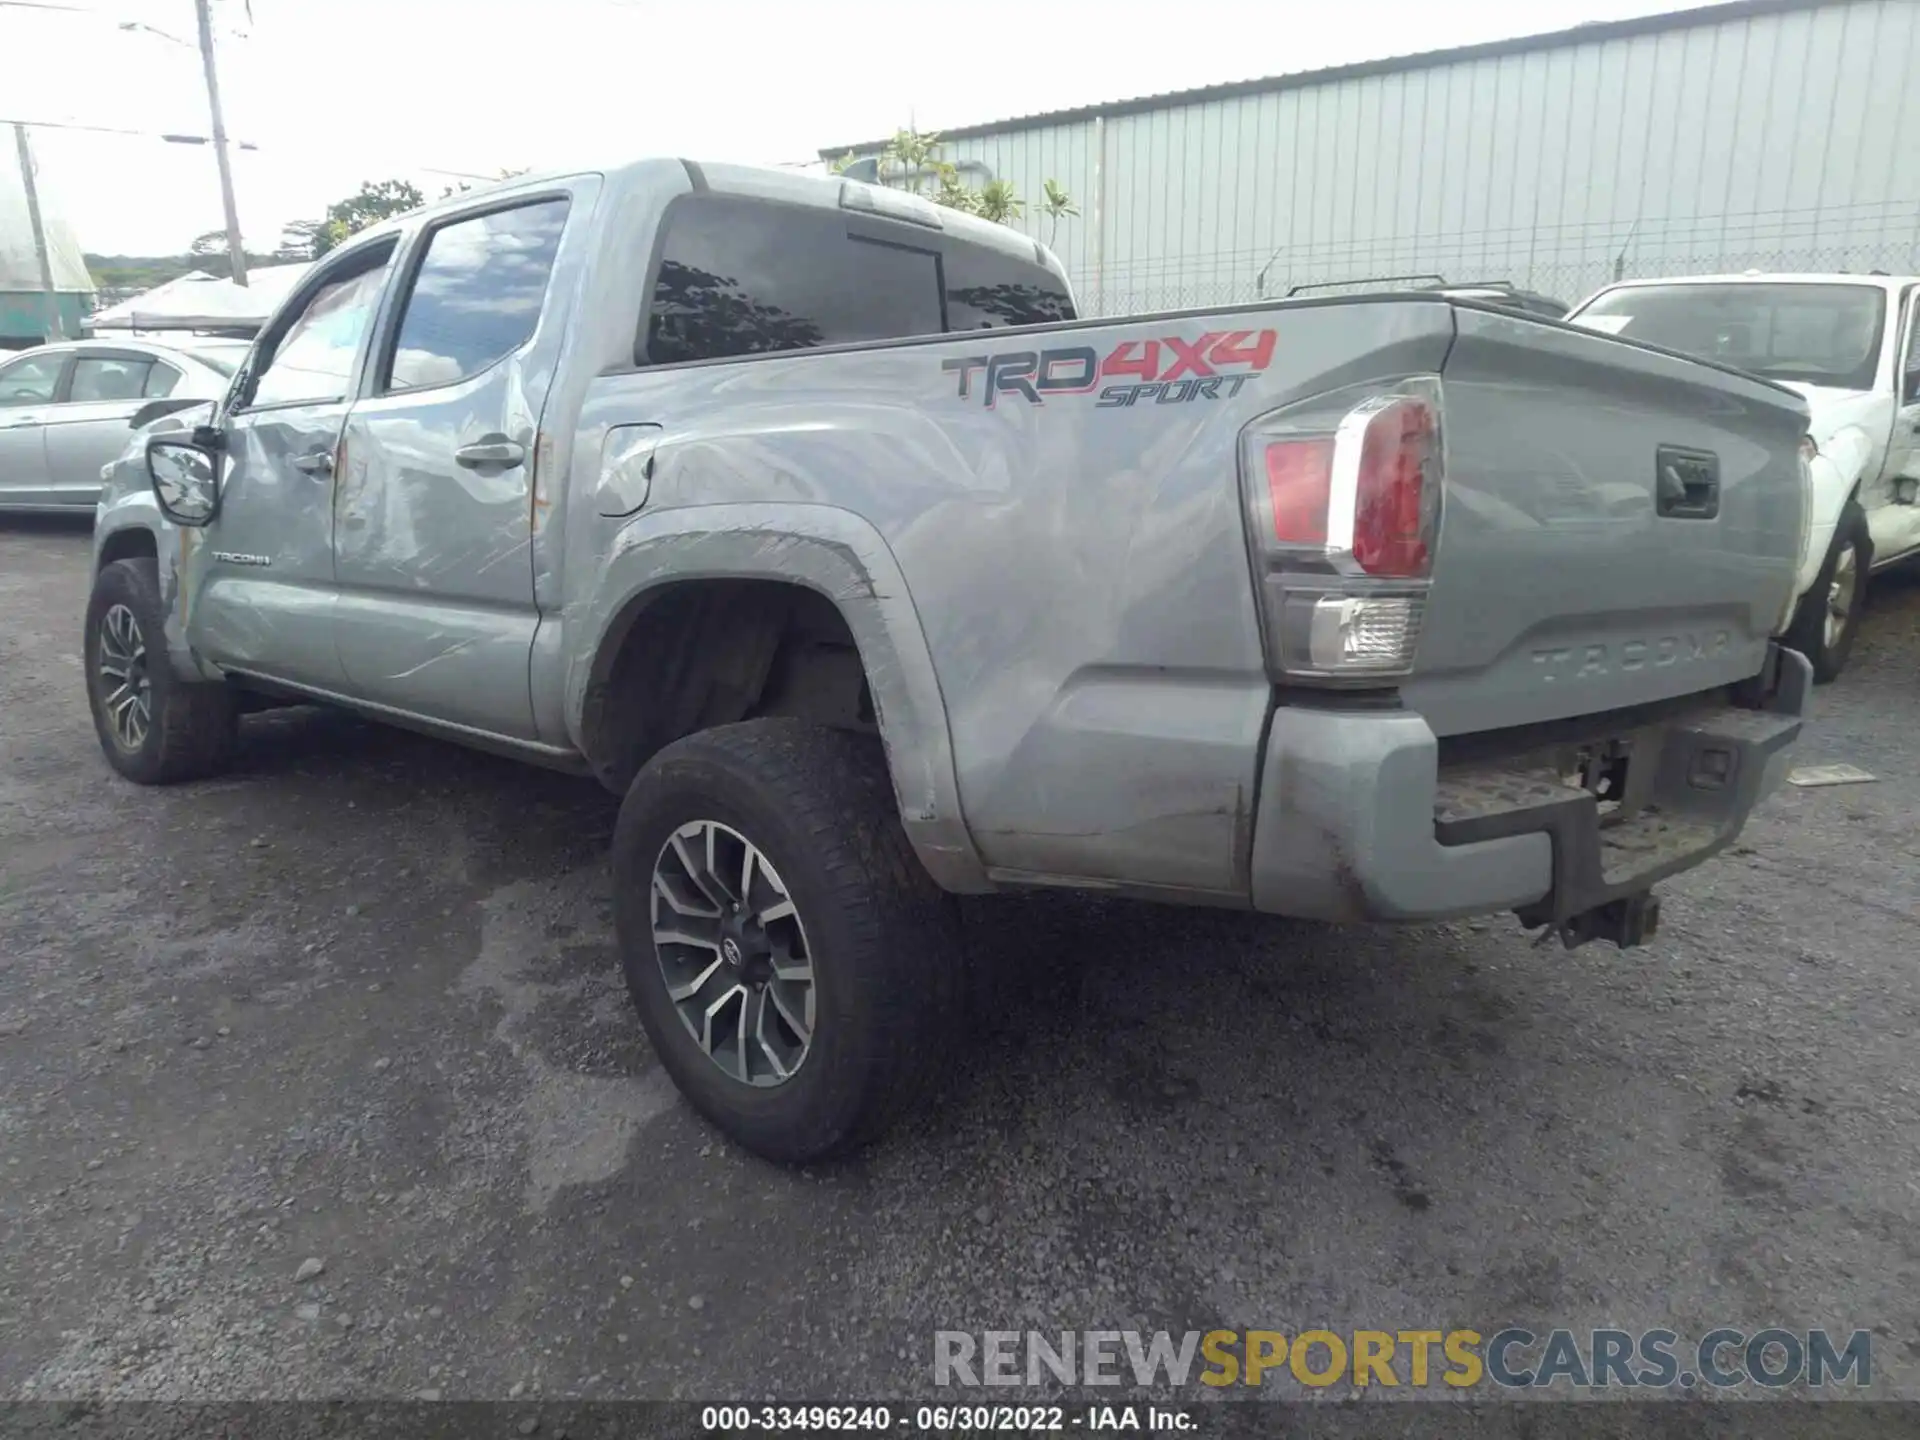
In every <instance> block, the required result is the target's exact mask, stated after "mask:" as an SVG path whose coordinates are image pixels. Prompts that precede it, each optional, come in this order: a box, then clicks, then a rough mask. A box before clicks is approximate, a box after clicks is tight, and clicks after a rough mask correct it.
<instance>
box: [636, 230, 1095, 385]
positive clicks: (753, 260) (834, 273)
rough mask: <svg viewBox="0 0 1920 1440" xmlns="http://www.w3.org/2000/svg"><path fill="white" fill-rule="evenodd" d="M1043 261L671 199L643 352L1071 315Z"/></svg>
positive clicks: (799, 343) (694, 351) (767, 349)
mask: <svg viewBox="0 0 1920 1440" xmlns="http://www.w3.org/2000/svg"><path fill="white" fill-rule="evenodd" d="M1073 318H1074V316H1073V301H1072V297H1071V295H1070V294H1069V292H1068V290H1067V287H1066V284H1065V282H1063V281H1061V280H1060V279H1059V278H1058V277H1057V276H1055V275H1054V274H1053V273H1052V272H1050V271H1049V270H1047V269H1046V268H1045V267H1043V266H1042V265H1040V264H1039V262H1038V261H1037V260H1034V261H1025V260H1022V259H1021V258H1019V257H1018V256H1015V255H1010V254H1005V253H1002V252H1000V251H998V250H995V249H993V248H991V247H988V246H983V245H976V244H970V243H968V242H966V241H965V240H959V239H955V238H954V237H952V236H948V235H943V234H942V233H941V232H939V231H934V230H927V229H923V228H921V227H919V226H914V225H905V224H897V223H892V222H888V221H882V220H876V219H874V218H872V217H870V216H865V215H860V216H852V215H849V214H848V213H847V212H845V211H841V210H829V209H826V208H823V207H813V206H805V205H788V204H779V203H775V202H770V201H764V200H753V199H747V198H744V197H737V196H721V195H695V196H688V197H685V198H683V199H681V200H678V201H676V202H674V204H673V206H672V207H671V208H670V209H669V210H668V212H667V219H666V223H665V229H664V233H663V236H662V241H661V249H660V259H659V266H658V269H657V272H656V277H655V280H654V285H653V293H652V297H651V303H650V304H649V306H648V309H647V314H646V316H645V318H644V320H643V322H642V325H641V329H640V334H639V336H638V337H637V342H636V346H635V359H636V360H637V361H638V362H639V363H640V364H643V365H647V364H652V365H673V364H684V363H688V362H691V361H698V360H717V359H725V358H730V357H735V356H742V355H764V354H775V353H781V352H790V351H796V350H811V349H816V348H818V347H820V346H823V345H849V344H859V343H862V342H872V341H882V340H898V339H906V338H908V337H912V336H921V335H940V334H945V333H950V332H953V331H960V330H979V329H992V328H998V327H1002V326H1008V325H1034V324H1046V323H1057V322H1059V321H1062V320H1071V319H1073Z"/></svg>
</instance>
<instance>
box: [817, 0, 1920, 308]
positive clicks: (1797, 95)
mask: <svg viewBox="0 0 1920 1440" xmlns="http://www.w3.org/2000/svg"><path fill="white" fill-rule="evenodd" d="M944 135H945V138H946V139H947V141H948V142H949V143H948V144H947V147H946V151H945V156H946V158H947V159H949V160H953V161H956V162H960V164H961V165H962V168H963V170H965V171H967V172H968V173H969V174H970V175H971V176H972V177H973V178H974V179H975V181H976V182H979V181H983V180H985V179H987V178H989V177H997V178H1001V179H1006V180H1010V181H1012V182H1013V184H1014V185H1015V187H1016V188H1017V189H1018V191H1019V192H1020V194H1021V195H1022V196H1023V197H1026V198H1027V199H1028V200H1029V202H1031V201H1032V200H1033V199H1034V198H1035V197H1037V196H1038V195H1039V193H1040V189H1041V183H1042V181H1044V180H1046V179H1048V178H1053V179H1056V180H1058V181H1059V182H1060V183H1061V184H1062V185H1064V186H1065V187H1066V188H1067V189H1068V190H1069V191H1070V192H1071V194H1072V196H1073V198H1074V201H1075V203H1076V204H1077V205H1078V206H1079V207H1080V210H1081V215H1080V218H1078V219H1067V220H1063V221H1062V222H1061V223H1060V225H1059V227H1058V232H1057V234H1051V235H1050V233H1049V232H1050V231H1051V230H1052V228H1053V227H1052V226H1051V225H1050V224H1049V222H1048V221H1047V220H1046V219H1045V218H1044V217H1040V216H1037V215H1034V214H1032V213H1029V215H1028V216H1027V217H1026V218H1025V219H1023V220H1022V221H1021V222H1020V223H1021V224H1022V226H1023V227H1024V228H1025V229H1027V230H1028V231H1029V232H1031V233H1033V234H1035V235H1037V236H1039V237H1040V238H1041V239H1043V240H1050V243H1052V245H1053V246H1054V248H1055V250H1056V251H1057V252H1058V253H1059V254H1060V256H1061V259H1062V260H1063V262H1064V263H1065V264H1066V266H1067V268H1068V271H1069V272H1070V273H1071V275H1072V276H1073V280H1074V284H1075V288H1076V289H1077V290H1078V292H1079V293H1080V296H1081V303H1082V308H1083V309H1084V310H1085V311H1086V312H1087V313H1091V314H1118V313H1126V312H1133V311H1150V310H1160V309H1169V308H1173V307H1177V306H1185V305H1209V304H1221V303H1227V302H1230V301H1237V300H1244V299H1250V298H1254V297H1257V296H1260V295H1277V294H1284V293H1285V292H1286V291H1287V289H1288V288H1289V287H1291V286H1294V285H1299V284H1309V283H1311V284H1325V283H1327V282H1338V281H1349V280H1357V279H1361V278H1365V277H1377V276H1386V275H1407V274H1415V273H1430V274H1437V275H1440V276H1442V277H1444V278H1446V279H1447V280H1450V281H1454V282H1456V283H1458V282H1464V281H1471V280H1510V281H1512V282H1514V283H1515V284H1518V285H1521V286H1524V287H1527V288H1531V289H1535V290H1541V291H1545V292H1546V293H1548V294H1551V295H1555V296H1558V297H1560V298H1562V299H1564V300H1566V301H1568V302H1572V301H1574V300H1577V299H1579V298H1580V297H1581V296H1583V295H1585V294H1587V293H1588V292H1589V291H1591V290H1594V289H1596V288H1598V287H1599V286H1600V285H1602V284H1603V283H1605V282H1606V281H1607V280H1609V279H1612V278H1614V277H1615V276H1616V275H1630V276H1631V275H1651V274H1662V273H1670V272H1694V273H1698V272H1705V271H1716V270H1729V269H1733V270H1740V269H1747V268H1749V267H1761V268H1767V269H1850V270H1870V269H1884V270H1893V271H1911V270H1914V269H1920V0H1735V3H1731V4H1721V5H1712V6H1708V7H1706V8H1703V9H1694V10H1684V11H1678V12H1673V13H1668V14H1664V15H1655V16H1649V17H1646V18H1641V19H1633V20H1625V21H1618V22H1608V23H1601V24H1591V25H1582V26H1579V27H1577V28H1575V29H1573V30H1567V31H1561V32H1558V33H1556V34H1549V35H1535V36H1527V37H1524V38H1520V39H1514V40H1505V41H1498V42H1495V43H1492V44H1485V45H1473V46H1468V47H1465V48H1461V49H1455V50H1444V51H1435V52H1431V53H1428V54H1424V55H1410V56H1403V57H1397V58H1394V59H1389V60H1379V61H1372V62H1368V63H1365V64H1359V65H1344V66H1340V67H1337V68H1334V69H1327V70H1318V71H1310V72H1305V73H1301V74H1294V75H1280V76H1275V77H1272V78H1270V79H1264V80H1249V81H1243V82H1240V83H1236V84H1231V85H1218V86H1212V87H1209V88H1207V89H1203V90H1190V91H1183V92H1180V93H1176V94H1169V95H1155V96H1149V97H1146V98H1143V99H1138V100H1122V101H1115V102H1112V103H1109V104H1102V105H1094V106H1088V107H1086V108H1083V109H1079V110H1069V111H1061V112H1058V113H1055V114H1048V115H1031V116H1025V117H1022V118H1019V119H1014V120H1003V121H997V122H995V123H992V124H985V125H972V126H966V127H962V128H958V129H951V130H948V131H946V132H944ZM879 148H880V144H879V142H870V143H867V144H863V145H856V146H852V147H848V146H838V147H831V148H829V149H827V150H823V151H821V152H820V153H821V155H822V157H823V158H837V157H839V156H841V155H844V154H846V153H847V151H848V150H849V149H852V150H853V151H855V152H856V153H859V154H871V153H873V152H875V151H876V150H878V149H879Z"/></svg>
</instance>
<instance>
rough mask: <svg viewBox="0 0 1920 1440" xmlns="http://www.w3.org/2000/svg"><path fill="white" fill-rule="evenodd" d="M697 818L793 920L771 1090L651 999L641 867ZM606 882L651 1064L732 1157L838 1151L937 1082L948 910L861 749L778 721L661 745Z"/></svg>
mask: <svg viewBox="0 0 1920 1440" xmlns="http://www.w3.org/2000/svg"><path fill="white" fill-rule="evenodd" d="M698 821H713V822H717V823H718V824H720V825H723V826H727V827H730V828H731V829H732V830H733V831H735V832H737V834H738V835H739V836H741V837H744V838H745V839H747V840H748V841H750V842H751V843H752V844H753V845H754V846H755V847H756V848H757V849H758V851H759V852H760V854H761V855H762V856H764V857H765V859H766V861H768V862H770V863H771V864H772V866H773V867H774V869H775V871H776V872H777V873H778V875H779V877H780V880H781V882H782V884H783V885H784V887H785V890H786V892H787V895H788V896H789V898H790V899H791V901H792V903H793V906H794V908H795V910H796V911H797V913H798V916H799V920H800V923H801V924H802V925H803V926H804V932H805V940H806V946H807V950H808V952H809V954H810V959H811V963H812V976H813V978H812V983H813V987H814V1003H815V1013H814V1019H813V1026H812V1034H811V1040H810V1042H809V1047H808V1048H807V1050H806V1051H805V1053H804V1056H803V1058H802V1059H801V1060H800V1062H799V1064H798V1066H797V1068H795V1069H794V1070H793V1072H792V1075H791V1077H790V1078H788V1079H786V1080H784V1081H782V1082H780V1083H777V1084H774V1085H772V1086H771V1087H770V1088H768V1087H757V1086H754V1085H751V1084H749V1083H747V1082H745V1081H743V1080H741V1079H739V1078H736V1077H735V1075H733V1074H731V1073H729V1072H728V1071H726V1070H723V1069H722V1068H721V1066H720V1065H719V1064H716V1063H715V1061H714V1059H713V1058H712V1057H710V1056H709V1054H708V1052H707V1049H706V1048H705V1047H704V1046H703V1045H702V1044H701V1042H700V1041H699V1040H698V1039H696V1038H695V1036H694V1035H693V1034H692V1033H691V1031H690V1030H689V1029H688V1027H687V1025H686V1024H684V1023H682V1020H681V1018H680V1012H679V1011H678V1010H677V1009H676V1008H675V1005H674V1002H673V1001H672V1000H671V999H670V998H669V996H668V993H667V985H666V980H665V977H664V976H663V974H662V970H661V965H660V961H659V958H658V954H657V951H656V947H655V944H654V937H653V918H652V911H653V902H652V892H653V884H654V868H655V865H656V863H657V862H659V861H660V860H661V857H662V852H663V851H664V849H665V847H666V846H667V844H668V842H669V840H670V838H671V837H672V836H673V835H674V834H675V833H676V832H678V831H679V830H680V829H681V827H682V826H686V825H689V824H693V823H695V822H698ZM613 878H614V916H615V928H616V931H617V934H618V939H619V946H620V958H621V964H622V966H623V967H624V969H625V971H626V979H627V987H628V989H629V991H630V992H631V993H632V996H633V1002H634V1006H635V1008H636V1009H637V1010H638V1011H639V1012H640V1021H641V1023H642V1024H643V1025H644V1026H645V1027H646V1031H647V1035H648V1037H649V1038H650V1039H651V1040H652V1042H653V1046H654V1050H655V1052H656V1053H657V1054H658V1055H659V1057H660V1063H661V1064H662V1065H664V1066H665V1067H666V1070H667V1073H668V1074H669V1075H671V1076H672V1077H673V1079H674V1082H675V1083H676V1084H677V1085H679V1087H680V1090H681V1093H682V1094H684V1095H685V1096H686V1097H687V1099H688V1101H689V1102H691V1103H692V1105H693V1107H694V1109H696V1110H698V1111H699V1112H700V1113H701V1114H702V1115H704V1116H705V1117H706V1118H707V1119H708V1120H709V1121H711V1122H712V1123H713V1124H714V1125H715V1126H717V1127H718V1128H719V1129H720V1130H722V1131H723V1132H725V1133H726V1134H727V1135H728V1136H729V1137H731V1138H732V1139H733V1140H735V1141H736V1142H738V1143H739V1144H740V1145H742V1146H744V1147H745V1148H746V1149H748V1150H751V1151H753V1152H754V1153H755V1154H757V1155H761V1156H764V1157H766V1158H767V1159H770V1160H777V1161H782V1162H787V1163H805V1162H808V1161H814V1160H822V1159H827V1158H829V1157H832V1156H836V1155H843V1154H847V1153H850V1152H851V1151H854V1150H857V1149H859V1148H860V1147H862V1146H864V1145H866V1144H868V1143H870V1142H872V1141H873V1140H875V1139H877V1138H878V1137H879V1136H880V1134H881V1133H882V1132H883V1131H884V1130H886V1129H887V1127H888V1126H889V1125H891V1124H892V1123H893V1122H894V1121H896V1120H897V1119H899V1118H900V1116H901V1115H902V1114H903V1113H905V1112H906V1111H907V1110H908V1108H909V1107H911V1106H912V1105H913V1104H914V1103H915V1102H916V1101H917V1100H919V1099H920V1098H921V1096H922V1095H923V1094H924V1093H925V1091H926V1088H927V1083H928V1081H929V1080H930V1079H932V1078H933V1077H934V1076H935V1075H937V1074H939V1073H940V1072H941V1070H942V1068H943V1065H944V1062H945V1061H946V1059H947V1058H948V1056H949V1055H950V1054H951V1044H952V1041H953V1040H954V1038H955V1037H956V1034H957V1032H958V1031H959V1029H960V1028H961V1027H960V1023H959V1021H960V1016H961V1011H962V1006H963V996H962V978H963V973H962V972H963V960H962V947H961V943H960V934H959V918H958V907H957V905H956V903H955V901H954V900H953V898H952V897H951V896H949V895H947V894H946V893H945V892H943V891H942V890H941V889H940V888H939V887H938V886H936V885H935V884H934V883H933V880H932V879H931V878H930V877H929V876H928V875H927V873H926V870H925V869H924V868H923V867H922V866H921V864H920V861H919V859H918V857H916V856H915V855H914V853H913V849H912V847H911V845H910V844H909V843H908V841H907V837H906V834H905V832H904V831H903V830H902V829H901V826H900V818H899V813H898V809H897V806H896V803H895V800H894V795H893V786H892V782H891V780H890V779H889V777H888V774H887V767H886V762H885V758H884V755H883V753H882V751H881V747H880V745H879V743H878V742H877V741H875V740H872V739H870V738H868V737H864V736H859V735H854V734H850V733H847V732H844V731H838V730H830V729H827V728H825V727H822V726H818V725H811V724H808V723H805V722H803V721H796V720H785V719H772V720H750V721H747V722H745V723H742V724H738V725H725V726H721V727H719V728H716V729H713V730H705V731H701V732H700V733H698V734H695V735H691V736H688V737H687V738H686V739H683V740H679V741H676V742H675V743H674V744H672V745H669V746H667V747H666V748H665V749H663V750H662V751H661V752H660V753H659V754H658V755H656V756H655V757H654V758H653V760H652V761H651V762H650V763H649V764H647V765H646V766H645V767H644V768H643V769H642V770H641V771H640V773H639V775H638V776H637V777H635V779H634V782H633V785H632V787H631V788H630V789H629V790H628V792H627V796H626V799H625V801H624V802H623V803H622V805H621V807H620V818H619V822H618V824H617V825H616V827H615V829H614V839H613ZM736 1028H738V1027H737V1026H736Z"/></svg>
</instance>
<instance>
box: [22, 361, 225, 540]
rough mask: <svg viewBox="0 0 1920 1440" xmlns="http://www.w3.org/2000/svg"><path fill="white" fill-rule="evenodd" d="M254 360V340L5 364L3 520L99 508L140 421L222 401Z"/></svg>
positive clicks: (78, 512)
mask: <svg viewBox="0 0 1920 1440" xmlns="http://www.w3.org/2000/svg"><path fill="white" fill-rule="evenodd" d="M246 353H247V342H246V341H244V340H203V339H198V338H191V337H183V338H182V339H181V340H180V341H179V342H178V343H177V344H171V345H155V344H151V343H149V342H147V341H144V340H76V341H65V342H61V341H56V342H54V343H52V344H49V345H38V346H35V347H34V348H33V349H31V350H28V351H26V352H25V353H23V354H21V355H19V356H18V357H16V358H13V359H10V360H7V361H5V362H4V363H0V512H5V511H37V512H41V513H46V514H80V513H83V512H85V511H87V510H89V509H91V508H92V506H93V504H94V502H95V501H96V500H98V499H99V497H100V467H101V466H103V465H105V464H107V463H108V462H109V461H112V460H113V459H115V458H116V457H118V456H119V454H120V452H121V451H122V450H124V449H126V447H127V442H128V440H129V439H130V438H131V434H130V432H131V427H132V422H133V420H134V417H135V416H136V415H138V414H139V412H140V411H141V410H143V409H145V408H146V407H147V406H149V405H152V404H153V403H154V402H155V401H156V400H173V401H186V400H213V399H218V398H219V397H220V396H222V395H224V394H225V393H226V390H227V384H228V382H229V381H230V380H231V379H232V377H233V372H234V371H235V370H236V369H237V368H238V367H239V364H240V361H241V360H242V359H243V358H244V357H245V355H246Z"/></svg>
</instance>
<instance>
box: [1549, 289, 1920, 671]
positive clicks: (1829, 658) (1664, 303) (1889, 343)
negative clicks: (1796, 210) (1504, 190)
mask: <svg viewBox="0 0 1920 1440" xmlns="http://www.w3.org/2000/svg"><path fill="white" fill-rule="evenodd" d="M1567 318H1568V319H1569V320H1570V321H1572V323H1574V324H1575V325H1584V326H1586V327H1588V328H1589V329H1593V330H1602V331H1605V332H1606V333H1608V334H1610V335H1624V336H1627V337H1629V338H1630V339H1634V340H1639V341H1642V342H1644V343H1646V344H1650V345H1659V346H1662V347H1663V348H1665V349H1668V350H1678V351H1680V352H1681V353H1683V354H1686V355H1694V356H1698V357H1699V358H1701V359H1704V360H1712V361H1715V362H1717V363H1719V364H1722V365H1732V366H1734V367H1736V368H1738V369H1741V370H1746V371H1750V372H1751V373H1753V374H1755V375H1762V376H1765V377H1766V378H1767V379H1769V380H1775V381H1779V382H1780V383H1782V384H1784V385H1787V386H1789V387H1790V388H1792V389H1794V390H1797V391H1798V392H1799V393H1800V394H1802V395H1804V396H1805V397H1806V399H1807V404H1808V407H1809V409H1810V411H1811V420H1810V423H1809V426H1808V438H1809V439H1810V441H1811V443H1812V449H1813V451H1814V453H1813V454H1812V455H1811V456H1810V457H1809V459H1810V469H1811V471H1812V477H1813V524H1812V525H1811V527H1810V528H1809V531H1808V537H1807V548H1806V553H1805V554H1803V555H1802V556H1801V558H1800V576H1799V594H1800V601H1799V604H1798V605H1797V606H1796V608H1795V610H1794V614H1793V619H1792V622H1791V623H1790V625H1789V627H1788V629H1787V631H1786V635H1785V639H1786V641H1787V643H1788V644H1790V645H1792V646H1793V647H1794V648H1795V649H1796V650H1799V651H1800V652H1801V653H1802V654H1804V655H1805V656H1806V657H1807V658H1808V659H1809V660H1811V661H1812V662H1813V673H1814V678H1815V679H1816V680H1822V681H1825V680H1832V679H1833V678H1834V677H1835V676H1837V675H1838V674H1839V673H1840V671H1841V669H1842V667H1843V666H1845V664H1846V662H1847V652H1848V651H1849V650H1851V649H1852V648H1853V636H1854V632H1855V630H1856V629H1857V628H1858V626H1857V624H1856V622H1857V620H1858V618H1859V614H1860V607H1861V604H1862V603H1863V601H1864V600H1865V597H1866V589H1867V584H1866V582H1867V575H1868V572H1869V571H1873V570H1883V569H1885V568H1886V567H1887V566H1889V565H1892V564H1894V563H1896V562H1897V561H1900V560H1904V559H1907V558H1908V557H1910V556H1912V555H1914V554H1915V553H1916V552H1920V277H1916V276H1912V275H1762V274H1757V273H1756V274H1746V275H1699V276H1689V277H1687V278H1684V279H1671V280H1629V281H1626V282H1624V283H1623V284H1619V285H1613V286H1610V287H1608V288H1607V289H1605V290H1602V291H1600V292H1599V293H1598V294H1596V295H1594V296H1592V297H1590V298H1589V299H1587V300H1586V301H1584V302H1583V303H1582V304H1580V305H1578V306H1576V307H1575V308H1574V310H1573V313H1572V314H1570V315H1569V316H1568V317H1567Z"/></svg>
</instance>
